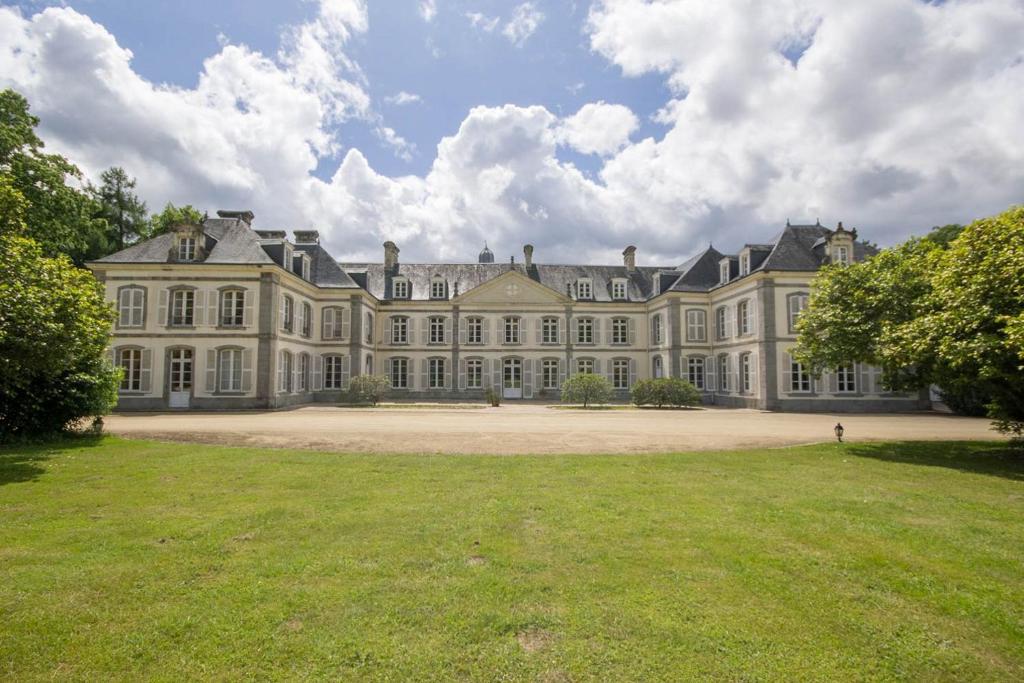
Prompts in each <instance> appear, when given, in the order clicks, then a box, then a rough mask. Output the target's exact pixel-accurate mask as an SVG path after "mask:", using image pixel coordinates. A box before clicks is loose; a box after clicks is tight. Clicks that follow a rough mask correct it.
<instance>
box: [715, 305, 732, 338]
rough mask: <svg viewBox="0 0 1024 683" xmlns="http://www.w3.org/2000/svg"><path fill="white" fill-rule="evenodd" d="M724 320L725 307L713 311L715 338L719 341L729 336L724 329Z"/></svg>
mask: <svg viewBox="0 0 1024 683" xmlns="http://www.w3.org/2000/svg"><path fill="white" fill-rule="evenodd" d="M726 320H727V318H726V311H725V306H719V307H718V308H717V309H716V310H715V336H716V337H718V338H719V339H725V338H726V337H727V336H729V333H728V331H727V329H726Z"/></svg>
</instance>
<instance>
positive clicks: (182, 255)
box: [178, 237, 196, 261]
mask: <svg viewBox="0 0 1024 683" xmlns="http://www.w3.org/2000/svg"><path fill="white" fill-rule="evenodd" d="M178 260H179V261H195V260H196V238H195V237H182V238H180V239H179V240H178Z"/></svg>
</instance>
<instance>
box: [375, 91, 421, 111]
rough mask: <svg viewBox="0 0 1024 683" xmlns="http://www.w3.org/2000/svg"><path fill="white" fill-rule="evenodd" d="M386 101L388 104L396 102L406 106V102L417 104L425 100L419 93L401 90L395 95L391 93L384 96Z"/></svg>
mask: <svg viewBox="0 0 1024 683" xmlns="http://www.w3.org/2000/svg"><path fill="white" fill-rule="evenodd" d="M384 101H385V102H387V103H388V104H395V105H398V106H400V107H401V106H404V105H406V104H416V103H419V102H422V101H423V98H421V97H420V96H419V95H417V94H415V93H411V92H406V91H404V90H400V91H398V92H397V93H395V94H394V95H390V96H388V97H385V98H384Z"/></svg>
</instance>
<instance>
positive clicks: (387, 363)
mask: <svg viewBox="0 0 1024 683" xmlns="http://www.w3.org/2000/svg"><path fill="white" fill-rule="evenodd" d="M345 358H346V359H347V358H348V356H345ZM342 367H344V366H342ZM392 371H393V370H392V367H391V359H390V358H388V359H387V361H385V362H384V372H386V373H387V376H388V385H390V384H391V377H392V374H391V373H392Z"/></svg>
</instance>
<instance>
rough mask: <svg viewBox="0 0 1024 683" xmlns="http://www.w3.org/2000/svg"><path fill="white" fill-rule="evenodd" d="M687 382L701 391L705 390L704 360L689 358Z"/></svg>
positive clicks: (687, 362)
mask: <svg viewBox="0 0 1024 683" xmlns="http://www.w3.org/2000/svg"><path fill="white" fill-rule="evenodd" d="M686 381H687V382H689V383H690V384H692V385H693V386H695V387H696V388H698V389H700V390H701V391H703V390H704V359H703V358H695V357H691V358H688V359H687V361H686Z"/></svg>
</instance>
